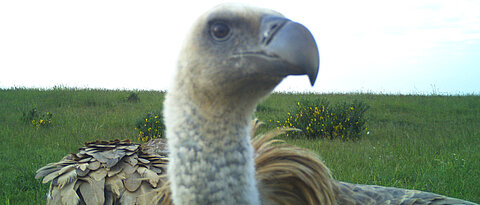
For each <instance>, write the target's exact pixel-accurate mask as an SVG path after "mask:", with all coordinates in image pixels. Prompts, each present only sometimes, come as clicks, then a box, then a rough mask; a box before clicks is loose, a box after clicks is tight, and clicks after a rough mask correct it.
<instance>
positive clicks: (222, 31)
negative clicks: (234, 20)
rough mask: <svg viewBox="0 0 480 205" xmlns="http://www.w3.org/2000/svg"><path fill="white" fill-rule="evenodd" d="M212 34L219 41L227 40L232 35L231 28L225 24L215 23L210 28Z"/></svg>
mask: <svg viewBox="0 0 480 205" xmlns="http://www.w3.org/2000/svg"><path fill="white" fill-rule="evenodd" d="M210 33H211V34H212V36H213V38H215V40H217V41H224V40H227V38H228V36H229V34H230V27H228V25H227V24H224V23H214V24H213V25H212V26H210Z"/></svg>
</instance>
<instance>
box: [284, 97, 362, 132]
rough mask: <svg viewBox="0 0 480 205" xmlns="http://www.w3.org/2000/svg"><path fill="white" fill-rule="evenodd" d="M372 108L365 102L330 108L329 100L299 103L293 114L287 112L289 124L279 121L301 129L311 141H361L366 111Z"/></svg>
mask: <svg viewBox="0 0 480 205" xmlns="http://www.w3.org/2000/svg"><path fill="white" fill-rule="evenodd" d="M367 110H368V105H366V104H365V103H363V102H359V101H354V102H353V103H346V102H344V103H341V104H336V105H333V106H332V105H330V103H328V102H327V101H326V100H325V99H321V100H320V99H315V100H308V99H303V100H300V101H299V102H297V107H296V109H295V111H294V112H293V113H290V112H289V113H287V115H288V117H287V119H286V120H285V121H283V122H280V121H277V124H278V125H279V126H281V127H292V128H297V129H301V130H302V131H303V132H301V133H303V135H305V136H306V137H307V138H327V139H341V140H349V139H350V140H357V139H359V138H360V137H361V134H362V131H363V130H366V129H367V128H366V127H365V122H366V119H365V116H364V114H365V112H366V111H367Z"/></svg>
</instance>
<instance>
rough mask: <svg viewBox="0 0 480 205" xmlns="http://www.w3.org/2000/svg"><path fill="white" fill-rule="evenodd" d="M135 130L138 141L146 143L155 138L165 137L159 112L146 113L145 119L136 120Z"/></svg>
mask: <svg viewBox="0 0 480 205" xmlns="http://www.w3.org/2000/svg"><path fill="white" fill-rule="evenodd" d="M135 130H138V140H139V141H142V142H148V140H151V139H155V138H162V137H163V136H165V125H164V124H163V116H162V113H161V112H154V113H147V115H145V117H142V118H140V119H138V120H137V123H136V125H135Z"/></svg>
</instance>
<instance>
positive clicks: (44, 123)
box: [22, 108, 53, 129]
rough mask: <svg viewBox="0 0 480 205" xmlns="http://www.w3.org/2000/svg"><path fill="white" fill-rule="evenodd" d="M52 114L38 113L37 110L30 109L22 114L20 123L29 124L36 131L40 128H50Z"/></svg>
mask: <svg viewBox="0 0 480 205" xmlns="http://www.w3.org/2000/svg"><path fill="white" fill-rule="evenodd" d="M52 119H53V113H51V112H42V113H40V112H38V111H37V108H32V109H30V110H29V111H28V112H23V116H22V121H23V122H25V123H26V124H31V125H33V126H35V127H36V128H37V129H38V128H40V127H50V126H51V125H52Z"/></svg>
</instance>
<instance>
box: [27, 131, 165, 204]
mask: <svg viewBox="0 0 480 205" xmlns="http://www.w3.org/2000/svg"><path fill="white" fill-rule="evenodd" d="M167 161H168V160H167V159H166V157H165V156H161V155H157V154H153V153H149V152H148V151H146V150H144V149H143V147H141V146H140V145H138V144H132V143H130V141H128V140H123V141H120V140H113V141H96V142H89V143H85V147H82V148H80V149H79V152H78V153H77V154H70V155H67V156H66V157H64V158H63V159H62V160H61V161H60V162H57V163H50V164H48V165H47V166H45V167H42V168H40V169H39V170H38V171H37V175H36V177H35V178H37V179H39V178H42V177H44V180H43V183H48V182H50V181H51V185H50V191H49V197H47V204H118V203H121V202H134V203H141V204H159V202H160V198H155V197H151V196H152V195H158V194H159V190H160V187H161V186H162V184H163V183H164V181H165V178H163V177H162V174H164V173H165V166H166V164H167ZM148 199H151V200H148Z"/></svg>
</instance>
